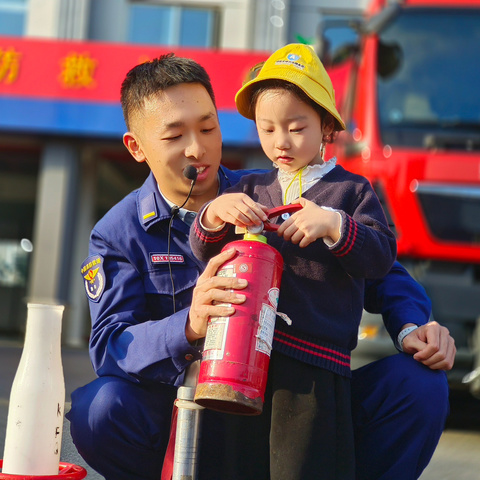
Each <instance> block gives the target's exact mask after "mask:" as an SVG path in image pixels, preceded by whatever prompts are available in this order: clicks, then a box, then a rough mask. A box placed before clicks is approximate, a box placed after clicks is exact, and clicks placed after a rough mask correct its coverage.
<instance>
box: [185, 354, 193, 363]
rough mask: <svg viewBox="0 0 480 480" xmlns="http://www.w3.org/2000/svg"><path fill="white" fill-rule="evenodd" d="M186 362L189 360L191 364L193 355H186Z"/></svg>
mask: <svg viewBox="0 0 480 480" xmlns="http://www.w3.org/2000/svg"><path fill="white" fill-rule="evenodd" d="M185 360H188V361H189V362H191V361H192V360H193V355H192V354H191V353H187V354H186V355H185Z"/></svg>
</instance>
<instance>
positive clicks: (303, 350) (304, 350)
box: [275, 338, 350, 367]
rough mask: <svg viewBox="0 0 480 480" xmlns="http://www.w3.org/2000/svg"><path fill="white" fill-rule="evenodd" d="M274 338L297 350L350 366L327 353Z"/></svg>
mask: <svg viewBox="0 0 480 480" xmlns="http://www.w3.org/2000/svg"><path fill="white" fill-rule="evenodd" d="M275 340H277V342H280V343H283V344H284V345H288V346H289V347H293V348H296V349H297V350H301V351H302V352H307V353H311V354H312V355H315V356H316V357H322V358H326V359H327V360H330V361H332V362H335V363H338V364H339V365H343V366H344V367H350V363H347V362H342V361H341V360H337V359H336V358H333V357H330V356H328V355H324V354H323V353H318V352H314V351H313V350H309V349H308V348H303V347H299V346H298V345H295V344H294V343H291V342H287V341H286V340H281V339H280V338H276V339H275Z"/></svg>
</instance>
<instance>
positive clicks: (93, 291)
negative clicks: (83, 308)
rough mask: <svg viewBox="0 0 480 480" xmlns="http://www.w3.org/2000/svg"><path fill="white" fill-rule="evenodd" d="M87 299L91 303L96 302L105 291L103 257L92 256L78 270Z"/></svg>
mask: <svg viewBox="0 0 480 480" xmlns="http://www.w3.org/2000/svg"><path fill="white" fill-rule="evenodd" d="M80 272H81V274H82V277H83V281H84V285H85V292H86V293H87V297H88V298H89V299H90V300H92V301H93V302H98V301H99V300H100V297H101V296H102V293H103V291H104V289H105V272H104V270H103V257H102V256H101V255H92V256H90V257H88V258H87V259H86V260H85V261H84V262H83V264H82V267H81V270H80Z"/></svg>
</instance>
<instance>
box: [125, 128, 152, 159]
mask: <svg viewBox="0 0 480 480" xmlns="http://www.w3.org/2000/svg"><path fill="white" fill-rule="evenodd" d="M123 144H124V145H125V146H126V147H127V150H128V151H129V152H130V154H131V155H132V157H133V158H134V159H135V160H136V161H137V162H138V163H141V162H145V161H146V160H147V157H146V156H145V154H144V153H143V149H142V147H141V145H140V142H139V140H138V138H137V136H136V135H135V134H134V133H132V132H126V133H125V134H124V135H123Z"/></svg>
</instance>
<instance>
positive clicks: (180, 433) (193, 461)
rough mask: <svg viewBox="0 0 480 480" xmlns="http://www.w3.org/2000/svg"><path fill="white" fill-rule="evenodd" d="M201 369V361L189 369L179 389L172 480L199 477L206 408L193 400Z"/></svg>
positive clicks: (186, 479) (192, 479)
mask: <svg viewBox="0 0 480 480" xmlns="http://www.w3.org/2000/svg"><path fill="white" fill-rule="evenodd" d="M199 369H200V360H198V361H196V362H195V363H193V364H192V365H191V366H190V367H189V368H188V370H187V373H186V375H185V383H184V385H183V386H182V387H179V389H178V393H177V400H176V401H175V405H176V407H177V408H178V412H177V431H176V437H175V453H174V463H173V475H172V480H196V479H197V475H198V444H199V440H200V427H201V425H200V423H201V414H202V410H203V409H204V407H201V406H200V405H197V404H196V403H195V402H194V401H193V398H194V396H195V387H196V384H197V379H198V372H199Z"/></svg>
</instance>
